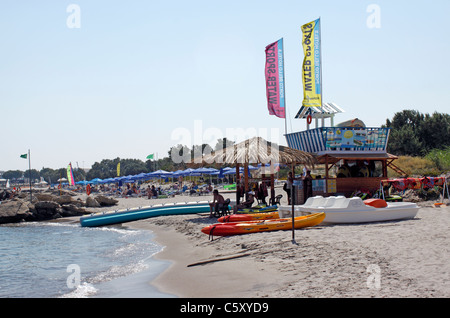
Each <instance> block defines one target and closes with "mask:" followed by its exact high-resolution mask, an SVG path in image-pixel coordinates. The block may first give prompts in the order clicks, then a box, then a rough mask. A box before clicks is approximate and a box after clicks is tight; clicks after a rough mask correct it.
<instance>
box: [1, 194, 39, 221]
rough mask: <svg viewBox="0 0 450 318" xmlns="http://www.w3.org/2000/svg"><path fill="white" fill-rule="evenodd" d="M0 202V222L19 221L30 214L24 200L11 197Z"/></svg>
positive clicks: (26, 202) (27, 203)
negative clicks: (11, 198)
mask: <svg viewBox="0 0 450 318" xmlns="http://www.w3.org/2000/svg"><path fill="white" fill-rule="evenodd" d="M0 203H1V204H0V224H5V223H16V222H21V221H24V220H26V219H28V218H29V217H30V215H31V213H29V208H28V205H29V202H28V201H26V200H21V199H13V200H8V201H2V202H0Z"/></svg>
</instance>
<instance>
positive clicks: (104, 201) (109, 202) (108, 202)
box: [95, 195, 119, 206]
mask: <svg viewBox="0 0 450 318" xmlns="http://www.w3.org/2000/svg"><path fill="white" fill-rule="evenodd" d="M95 200H96V201H97V202H98V203H99V204H100V205H101V206H113V205H116V204H117V203H119V201H118V200H116V199H113V198H109V197H106V196H104V195H97V196H96V197H95Z"/></svg>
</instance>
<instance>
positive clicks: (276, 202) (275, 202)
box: [270, 194, 283, 205]
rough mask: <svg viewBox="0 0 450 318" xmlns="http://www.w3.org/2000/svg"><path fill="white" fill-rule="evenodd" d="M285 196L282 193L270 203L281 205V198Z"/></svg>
mask: <svg viewBox="0 0 450 318" xmlns="http://www.w3.org/2000/svg"><path fill="white" fill-rule="evenodd" d="M282 197H283V195H282V194H279V195H277V196H276V197H275V198H274V199H270V205H275V204H276V205H280V204H281V203H280V200H281V198H282Z"/></svg>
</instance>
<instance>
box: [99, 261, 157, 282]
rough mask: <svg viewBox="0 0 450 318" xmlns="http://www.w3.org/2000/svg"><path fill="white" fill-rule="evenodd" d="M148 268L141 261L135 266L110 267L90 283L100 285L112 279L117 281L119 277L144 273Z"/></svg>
mask: <svg viewBox="0 0 450 318" xmlns="http://www.w3.org/2000/svg"><path fill="white" fill-rule="evenodd" d="M148 268H149V265H148V264H146V263H145V262H143V261H141V262H138V263H136V264H129V265H125V266H112V267H111V268H110V269H109V270H107V271H106V272H102V273H100V274H98V275H97V276H95V277H94V278H92V279H91V280H90V282H92V283H94V284H98V283H102V282H108V281H111V280H113V279H117V278H120V277H124V276H128V275H131V274H135V273H138V272H141V271H144V270H146V269H148Z"/></svg>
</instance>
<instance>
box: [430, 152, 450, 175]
mask: <svg viewBox="0 0 450 318" xmlns="http://www.w3.org/2000/svg"><path fill="white" fill-rule="evenodd" d="M425 158H426V159H428V160H430V161H432V162H433V163H434V165H435V166H436V167H437V169H439V170H440V171H442V172H447V171H449V170H450V146H447V147H446V148H445V149H433V150H431V151H430V152H429V153H428V154H427V155H426V156H425Z"/></svg>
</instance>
